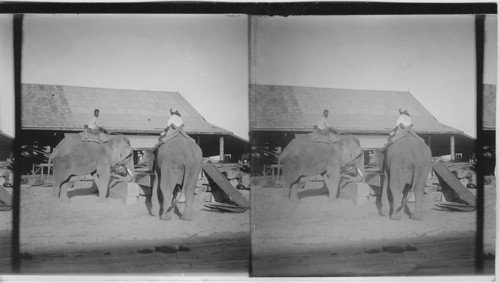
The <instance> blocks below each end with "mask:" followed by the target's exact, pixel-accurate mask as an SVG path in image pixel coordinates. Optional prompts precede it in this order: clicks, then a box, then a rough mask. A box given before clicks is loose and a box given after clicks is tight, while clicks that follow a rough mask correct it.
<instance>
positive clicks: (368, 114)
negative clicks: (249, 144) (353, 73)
mask: <svg viewBox="0 0 500 283" xmlns="http://www.w3.org/2000/svg"><path fill="white" fill-rule="evenodd" d="M400 107H406V108H407V110H408V112H409V113H410V115H411V117H412V119H413V124H414V127H413V129H414V130H415V131H416V132H417V133H421V134H423V133H436V134H438V133H441V134H443V133H446V134H463V132H462V131H460V130H458V129H455V128H452V127H450V126H447V125H445V124H442V123H440V122H439V121H437V120H436V118H434V117H433V116H432V114H431V113H430V112H429V111H428V110H427V109H426V108H425V107H424V106H423V105H422V104H420V102H418V100H416V99H415V97H413V95H412V94H411V93H409V92H401V91H375V90H347V89H333V88H317V87H299V86H281V85H257V84H253V85H250V111H249V112H250V129H251V130H252V131H295V132H307V131H312V127H313V125H315V124H317V123H318V121H319V119H320V118H321V117H322V113H323V109H328V110H329V113H330V114H329V117H328V120H329V122H330V125H332V127H334V128H335V129H336V130H339V131H341V132H348V133H378V134H388V133H389V132H390V131H391V130H392V129H393V128H394V127H395V126H396V119H397V118H398V115H399V111H398V110H399V108H400Z"/></svg>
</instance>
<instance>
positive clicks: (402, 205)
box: [401, 168, 417, 208]
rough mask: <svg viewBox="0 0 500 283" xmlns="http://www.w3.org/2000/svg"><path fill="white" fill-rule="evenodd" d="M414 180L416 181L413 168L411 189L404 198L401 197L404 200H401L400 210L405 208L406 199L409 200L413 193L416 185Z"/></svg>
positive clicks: (415, 171)
mask: <svg viewBox="0 0 500 283" xmlns="http://www.w3.org/2000/svg"><path fill="white" fill-rule="evenodd" d="M416 179H417V170H416V168H413V176H412V180H411V189H410V191H409V192H408V193H406V196H405V195H403V197H404V199H403V202H402V203H401V208H404V207H405V206H406V204H407V203H408V199H409V198H410V194H411V193H412V192H414V191H415V185H416V184H417V182H415V180H416Z"/></svg>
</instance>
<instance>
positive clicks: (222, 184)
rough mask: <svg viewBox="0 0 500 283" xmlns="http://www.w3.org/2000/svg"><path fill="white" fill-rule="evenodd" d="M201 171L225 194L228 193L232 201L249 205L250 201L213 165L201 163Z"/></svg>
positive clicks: (243, 205)
mask: <svg viewBox="0 0 500 283" xmlns="http://www.w3.org/2000/svg"><path fill="white" fill-rule="evenodd" d="M203 171H205V173H206V174H207V175H208V176H209V177H210V178H211V179H212V180H213V181H214V182H215V183H216V184H217V185H218V186H219V188H221V189H222V190H223V191H224V192H225V193H226V194H228V195H229V197H230V198H231V200H232V201H234V202H236V203H237V204H239V205H240V206H242V207H250V202H249V201H248V200H247V199H246V198H245V197H244V196H243V195H242V194H241V193H240V192H239V191H238V190H237V189H236V188H235V187H233V186H232V185H231V183H229V181H228V180H227V179H226V177H224V175H222V173H221V172H219V170H217V168H216V167H215V166H214V165H211V164H203Z"/></svg>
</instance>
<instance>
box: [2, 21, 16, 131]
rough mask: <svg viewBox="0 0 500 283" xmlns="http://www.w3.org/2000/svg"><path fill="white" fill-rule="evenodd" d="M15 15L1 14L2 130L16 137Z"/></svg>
mask: <svg viewBox="0 0 500 283" xmlns="http://www.w3.org/2000/svg"><path fill="white" fill-rule="evenodd" d="M12 19H13V17H12V16H11V15H0V130H2V131H3V132H4V133H5V134H7V135H9V136H11V137H14V134H15V122H14V119H15V116H14V107H15V106H14V48H13V45H12V44H13V30H12V28H13V23H12Z"/></svg>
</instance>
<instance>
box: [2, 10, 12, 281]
mask: <svg viewBox="0 0 500 283" xmlns="http://www.w3.org/2000/svg"><path fill="white" fill-rule="evenodd" d="M7 39H8V40H7ZM6 40H7V42H10V43H12V17H11V16H5V15H0V42H2V44H0V58H1V60H2V62H3V63H2V64H0V74H1V75H0V91H1V94H0V274H5V273H9V272H12V268H11V251H12V250H11V243H12V193H13V188H12V187H13V186H12V185H13V183H14V171H13V162H14V151H13V145H14V137H15V122H14V119H15V117H14V73H13V70H12V66H13V48H12V44H3V43H4V42H6Z"/></svg>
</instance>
